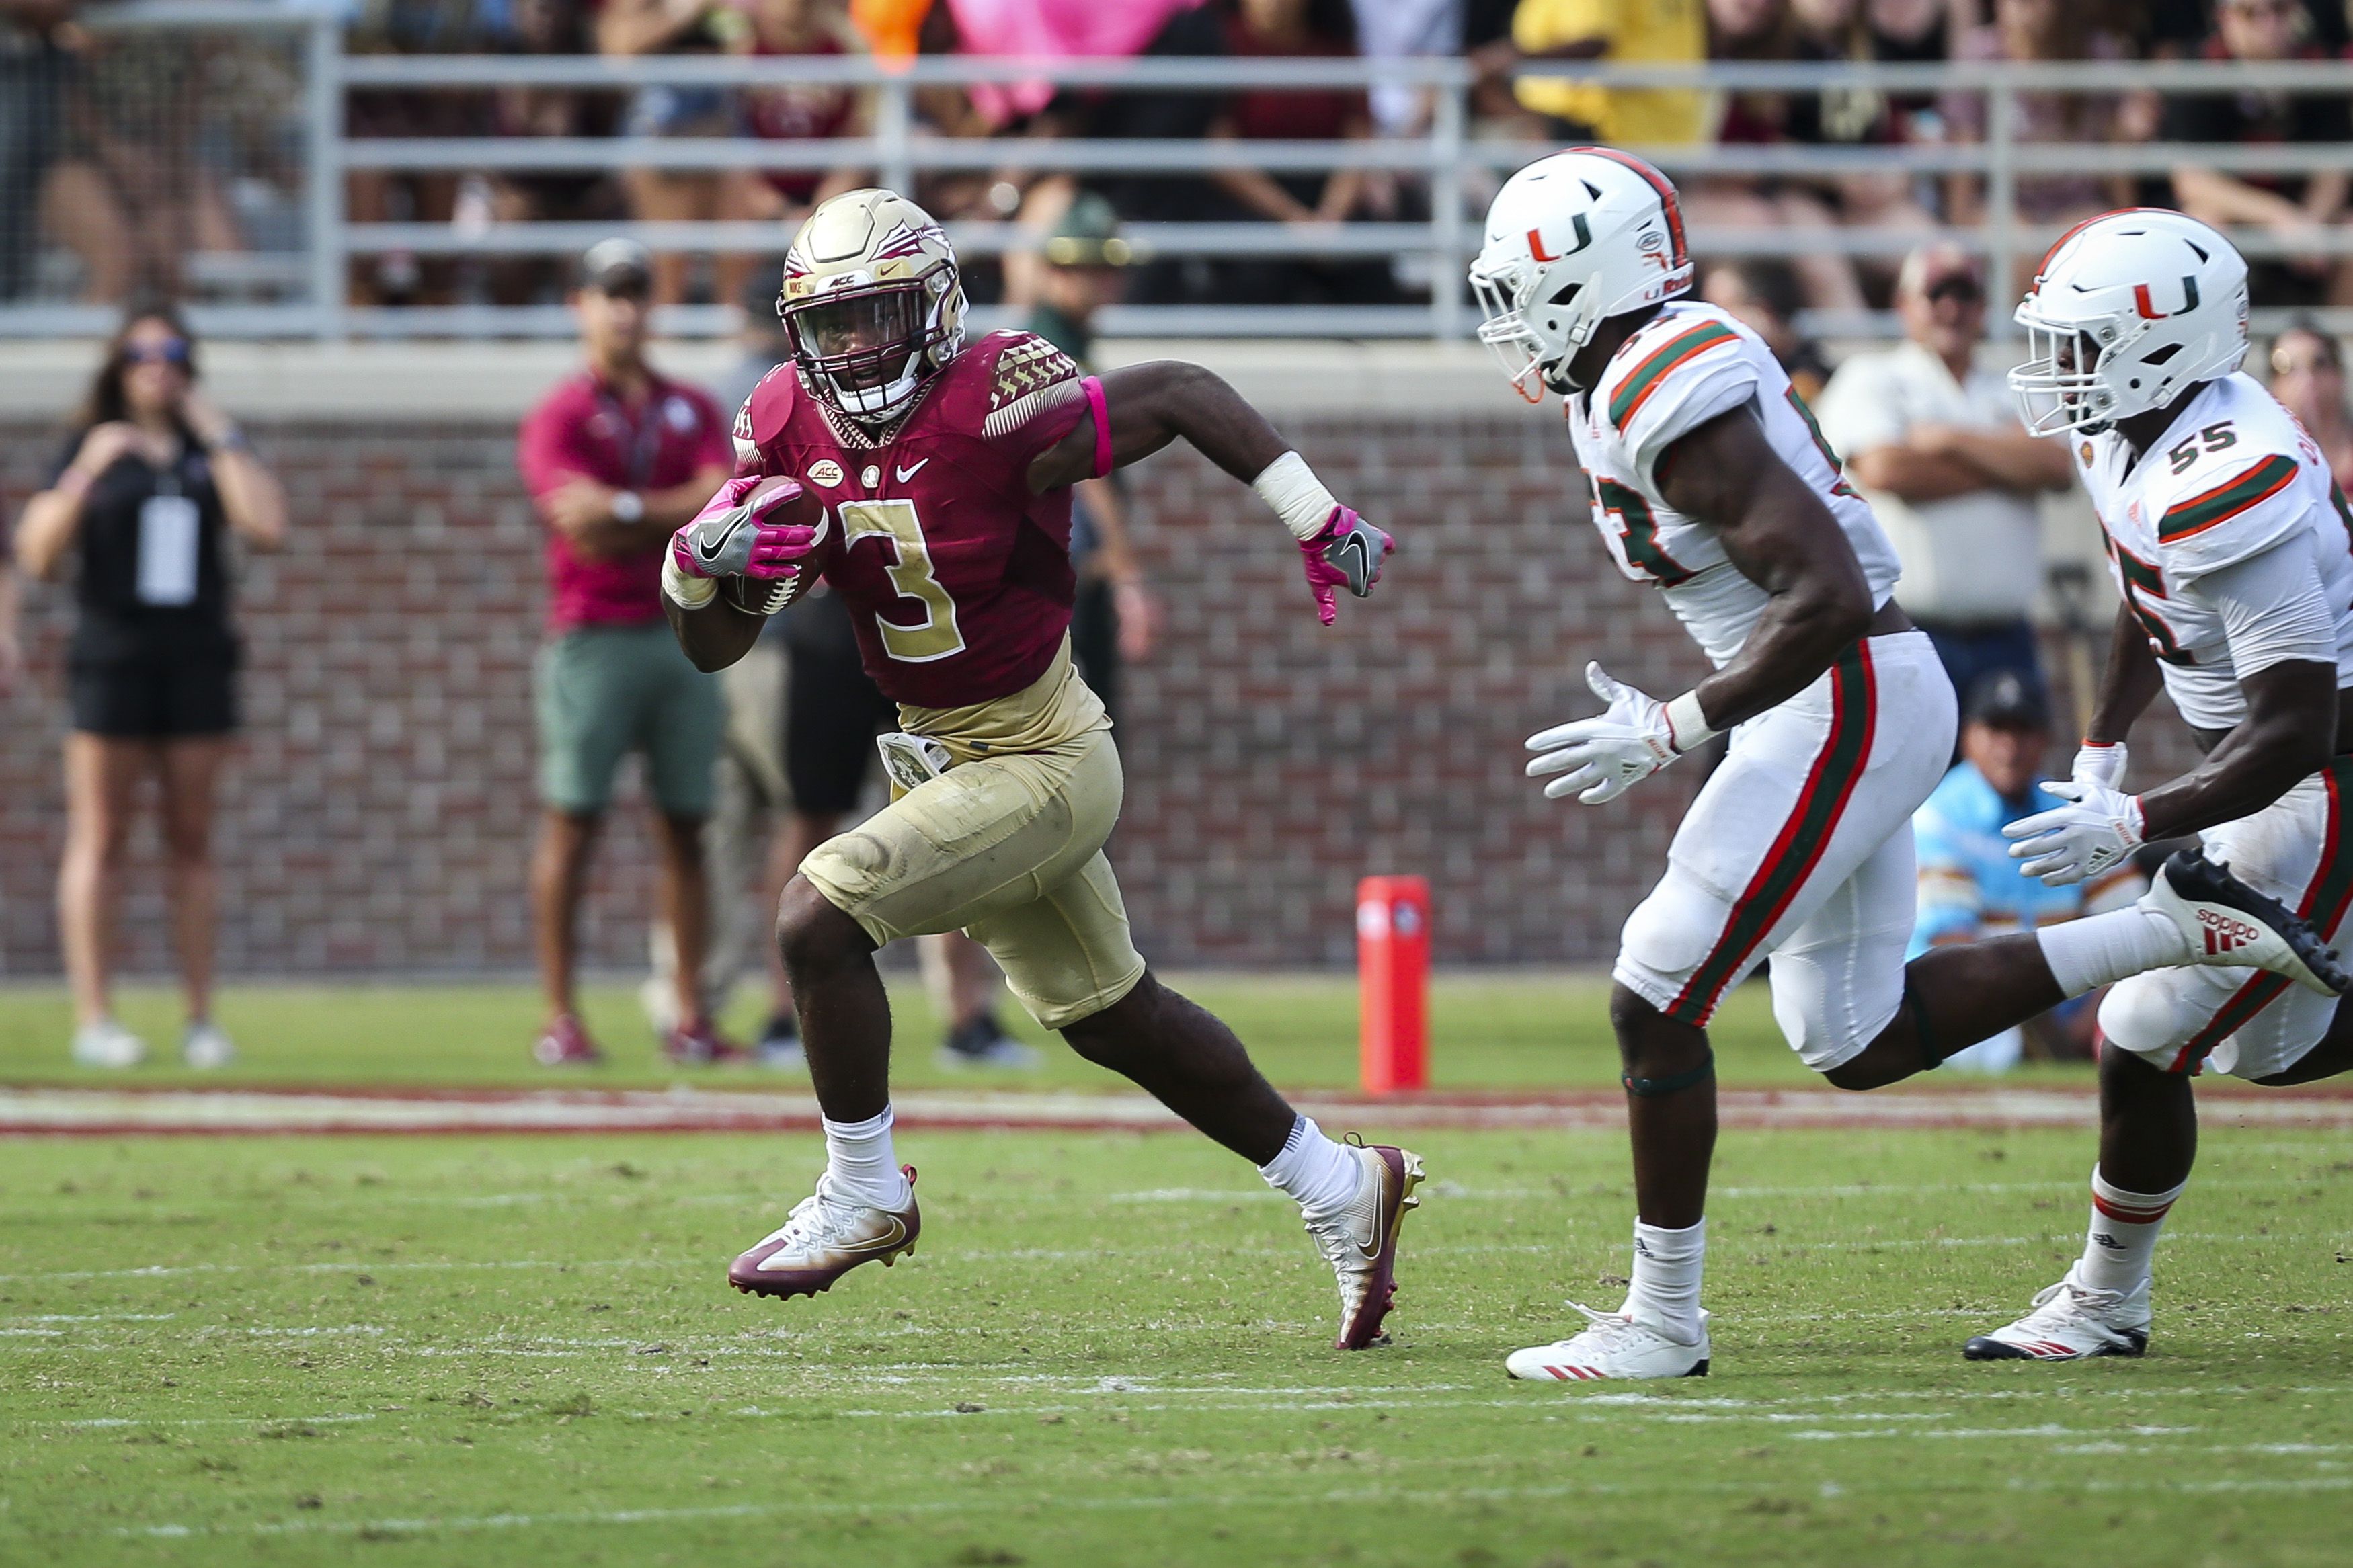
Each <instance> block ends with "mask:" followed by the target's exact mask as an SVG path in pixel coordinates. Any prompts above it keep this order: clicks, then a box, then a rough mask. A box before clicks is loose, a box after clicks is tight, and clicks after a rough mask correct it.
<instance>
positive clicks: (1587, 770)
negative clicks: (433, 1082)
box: [1528, 664, 1682, 805]
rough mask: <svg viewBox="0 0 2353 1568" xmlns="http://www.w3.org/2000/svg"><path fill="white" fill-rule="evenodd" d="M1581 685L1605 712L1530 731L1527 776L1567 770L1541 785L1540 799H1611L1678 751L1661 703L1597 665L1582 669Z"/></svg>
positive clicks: (1593, 801)
mask: <svg viewBox="0 0 2353 1568" xmlns="http://www.w3.org/2000/svg"><path fill="white" fill-rule="evenodd" d="M1585 683H1586V684H1587V685H1588V686H1590V687H1591V688H1593V695H1595V696H1596V697H1599V699H1601V700H1602V701H1604V702H1607V703H1608V704H1609V711H1608V712H1606V713H1603V714H1601V715H1599V717H1597V718H1592V719H1579V720H1577V721H1575V722H1574V723H1569V724H1556V725H1554V726H1553V727H1552V728H1551V729H1549V730H1540V731H1537V732H1536V733H1535V734H1533V735H1530V736H1529V737H1528V750H1529V751H1531V752H1541V753H1542V755H1540V756H1538V757H1537V758H1536V759H1535V761H1534V762H1532V763H1529V764H1528V777H1530V778H1532V779H1537V778H1542V777H1544V776H1545V775H1546V773H1564V774H1567V777H1565V778H1556V779H1555V780H1553V781H1552V783H1550V784H1546V785H1545V798H1546V800H1558V799H1559V798H1560V797H1561V796H1563V795H1577V799H1579V800H1581V801H1583V802H1584V803H1585V804H1586V805H1600V804H1601V803H1602V802H1604V801H1609V800H1616V799H1617V798H1618V797H1619V796H1620V795H1624V794H1625V793H1626V792H1627V791H1628V790H1630V789H1631V788H1633V787H1634V785H1636V784H1640V783H1641V781H1642V780H1644V779H1646V778H1649V777H1650V776H1651V774H1652V773H1657V772H1658V771H1659V770H1660V769H1661V768H1663V767H1665V766H1666V765H1667V764H1668V763H1672V762H1673V761H1674V760H1675V758H1676V757H1678V756H1679V755H1681V754H1682V753H1681V752H1677V751H1676V750H1675V742H1674V731H1673V730H1672V727H1670V726H1669V724H1668V723H1667V710H1666V708H1665V706H1664V705H1663V704H1662V703H1660V702H1658V701H1656V700H1653V699H1652V698H1651V697H1650V696H1648V695H1646V694H1645V693H1643V692H1640V691H1637V690H1635V689H1633V688H1632V687H1630V686H1625V685H1621V684H1620V683H1619V682H1618V681H1616V680H1613V679H1610V678H1609V671H1608V670H1605V669H1603V668H1601V667H1600V666H1599V664H1588V665H1587V666H1586V667H1585ZM1580 792H1581V793H1580Z"/></svg>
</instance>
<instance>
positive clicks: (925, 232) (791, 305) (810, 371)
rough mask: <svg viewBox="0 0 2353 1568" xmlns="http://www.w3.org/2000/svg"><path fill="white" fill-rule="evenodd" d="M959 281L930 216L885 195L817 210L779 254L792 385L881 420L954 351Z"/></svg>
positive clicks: (960, 333)
mask: <svg viewBox="0 0 2353 1568" xmlns="http://www.w3.org/2000/svg"><path fill="white" fill-rule="evenodd" d="M964 314H965V299H964V280H963V278H962V276H961V274H960V273H959V272H958V271H957V269H956V258H955V247H952V246H950V245H949V244H948V237H947V234H946V232H945V231H944V230H943V229H942V228H941V227H940V226H939V225H938V224H936V223H934V222H933V221H932V215H931V214H929V213H927V212H925V211H924V210H923V208H921V207H919V206H917V205H915V204H914V203H913V202H911V201H909V200H908V199H907V198H906V197H904V196H902V195H899V194H898V193H897V192H895V191H883V190H863V191H845V192H843V193H842V194H841V195H838V196H835V197H834V198H833V199H831V200H830V201H827V202H823V203H820V204H819V205H818V209H817V210H816V211H815V212H813V213H811V214H809V216H808V221H807V222H806V223H804V224H802V225H801V227H800V232H799V233H798V234H797V235H795V236H794V237H793V244H792V248H791V249H790V250H787V251H786V252H785V281H784V289H783V292H781V293H779V294H778V295H777V296H776V317H777V319H778V320H779V321H783V322H784V324H785V335H786V338H787V339H788V340H789V341H790V342H791V343H792V346H793V362H794V363H795V364H796V365H797V367H798V368H799V371H800V377H801V384H802V385H803V386H806V387H807V388H808V390H809V394H810V395H812V396H816V397H822V398H824V399H825V400H826V401H827V402H828V403H830V404H832V405H834V406H835V407H836V408H839V409H840V410H841V411H842V412H843V413H844V414H847V415H849V416H852V417H853V418H857V419H864V420H879V419H887V418H890V417H891V416H893V415H895V414H897V413H898V412H899V411H900V410H901V409H902V408H904V407H905V406H906V405H907V404H908V402H909V401H910V400H911V399H913V396H914V395H915V392H916V390H917V389H918V388H919V387H921V386H922V385H923V382H924V381H925V380H926V379H927V378H928V377H930V376H931V375H932V374H934V373H935V372H937V371H939V370H940V369H942V368H943V367H944V366H945V365H946V364H947V363H948V361H950V360H952V359H954V358H955V356H956V352H957V351H958V350H959V349H961V348H963V347H964Z"/></svg>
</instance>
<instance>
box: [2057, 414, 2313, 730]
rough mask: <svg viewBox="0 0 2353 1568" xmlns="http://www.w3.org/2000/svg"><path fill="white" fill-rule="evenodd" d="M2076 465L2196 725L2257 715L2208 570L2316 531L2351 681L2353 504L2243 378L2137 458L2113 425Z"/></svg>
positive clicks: (2119, 571) (2307, 444) (2085, 445)
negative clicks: (2203, 585) (2351, 506)
mask: <svg viewBox="0 0 2353 1568" xmlns="http://www.w3.org/2000/svg"><path fill="white" fill-rule="evenodd" d="M2074 457H2075V466H2076V468H2077V470H2078V471H2079V472H2081V473H2082V475H2083V476H2084V489H2085V490H2086V491H2087V492H2088V493H2089V494H2090V496H2091V498H2092V506H2093V509H2094V510H2095V511H2097V512H2098V514H2099V518H2100V528H2101V531H2102V532H2103V533H2104V534H2105V536H2106V538H2105V543H2106V545H2107V552H2108V568H2109V571H2110V573H2111V574H2113V575H2114V577H2115V579H2116V591H2117V592H2118V593H2119V594H2121V595H2124V599H2125V602H2126V605H2129V606H2131V609H2132V612H2133V615H2134V618H2136V619H2137V620H2138V621H2139V622H2140V625H2141V629H2142V630H2143V631H2145V632H2147V634H2148V644H2149V648H2150V650H2151V651H2152V652H2154V653H2155V654H2156V655H2157V657H2158V668H2159V669H2160V670H2161V671H2163V673H2164V676H2165V689H2166V694H2167V695H2168V696H2169V697H2171V698H2172V699H2173V705H2174V706H2175V707H2176V708H2178V709H2179V710H2180V711H2181V716H2182V718H2183V720H2184V721H2187V722H2189V724H2191V725H2193V726H2195V727H2196V728H2198V729H2200V730H2227V729H2230V728H2231V727H2232V725H2234V724H2236V723H2238V722H2239V721H2241V720H2242V719H2244V718H2245V717H2246V716H2247V703H2246V697H2245V694H2244V693H2243V692H2242V690H2241V689H2240V686H2239V677H2238V672H2237V670H2236V668H2234V667H2233V665H2232V659H2231V644H2230V638H2229V637H2228V636H2227V635H2226V634H2225V632H2224V630H2223V626H2222V616H2221V611H2220V609H2219V608H2218V607H2217V606H2216V605H2214V604H2213V603H2211V601H2210V600H2209V599H2208V597H2207V595H2204V594H2203V593H2201V592H2200V586H2199V584H2200V580H2201V579H2203V578H2204V577H2205V576H2206V575H2207V574H2209V573H2212V572H2217V571H2220V570H2221V569H2222V568H2223V567H2226V566H2233V565H2236V564H2238V563H2240V562H2242V561H2245V560H2248V559H2250V558H2252V557H2253V556H2256V555H2260V554H2262V553H2263V552H2264V551H2266V550H2270V549H2273V548H2274V547H2275V546H2277V545H2280V544H2282V543H2284V542H2287V541H2288V540H2289V539H2291V538H2293V537H2294V536H2295V534H2296V532H2298V531H2301V530H2306V529H2309V530H2311V531H2313V533H2314V540H2313V542H2314V545H2315V546H2316V548H2315V550H2314V552H2313V555H2314V558H2315V559H2316V560H2317V561H2318V562H2319V563H2320V570H2321V576H2322V582H2321V587H2322V589H2323V591H2324V592H2325V593H2326V594H2327V597H2328V603H2329V604H2330V605H2332V606H2334V607H2335V609H2336V612H2337V684H2338V685H2339V686H2353V512H2348V509H2347V506H2346V501H2345V498H2344V496H2343V494H2342V492H2340V491H2339V490H2338V489H2337V486H2336V483H2335V481H2333V480H2332V479H2330V478H2329V473H2328V465H2327V461H2326V460H2324V459H2323V458H2322V456H2321V453H2320V449H2319V447H2317V446H2316V445H2315V444H2314V442H2313V439H2312V437H2310V436H2308V435H2306V433H2305V430H2304V427H2303V426H2300V425H2298V424H2297V423H2296V420H2295V416H2294V415H2292V414H2290V413H2289V412H2288V411H2287V410H2286V409H2284V408H2283V407H2281V406H2280V405H2279V401H2278V399H2276V398H2274V397H2273V396H2272V395H2271V394H2270V393H2268V392H2266V391H2264V390H2263V387H2262V386H2261V385H2260V384H2258V383H2257V382H2255V380H2254V379H2253V377H2251V376H2248V375H2246V374H2232V375H2226V376H2223V377H2221V378H2220V379H2218V380H2215V381H2210V382H2208V383H2207V384H2206V385H2205V387H2204V389H2203V390H2201V391H2200V392H2199V394H2198V395H2196V396H2195V397H2193V398H2191V399H2190V400H2189V404H2188V405H2187V406H2185V407H2184V408H2183V409H2182V410H2181V412H2180V413H2179V415H2178V416H2175V418H2174V421H2173V423H2172V425H2171V426H2168V428H2167V430H2166V432H2165V434H2164V435H2162V436H2160V437H2158V438H2157V439H2156V440H2155V441H2153V442H2151V443H2150V444H2149V447H2148V450H2147V452H2144V453H2141V454H2139V456H2138V457H2137V458H2136V457H2135V454H2134V452H2133V449H2132V445H2131V443H2130V442H2128V441H2126V439H2125V438H2124V437H2122V436H2120V435H2118V434H2117V433H2116V431H2115V430H2113V429H2111V430H2107V431H2104V432H2102V433H2101V434H2099V435H2097V436H2083V437H2076V438H2075V446H2074Z"/></svg>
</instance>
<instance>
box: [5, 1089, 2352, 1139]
mask: <svg viewBox="0 0 2353 1568" xmlns="http://www.w3.org/2000/svg"><path fill="white" fill-rule="evenodd" d="M1299 1098H1300V1103H1301V1107H1302V1109H1303V1110H1307V1111H1308V1112H1309V1113H1311V1114H1314V1115H1318V1116H1319V1117H1321V1118H1322V1119H1323V1120H1324V1121H1333V1120H1334V1119H1335V1118H1337V1119H1338V1120H1339V1121H1353V1122H1359V1123H1364V1124H1368V1125H1371V1126H1374V1127H1377V1128H1381V1129H1384V1130H1394V1131H1408V1130H1421V1131H1436V1130H1450V1129H1455V1130H1463V1131H1480V1130H1490V1131H1509V1130H1519V1131H1557V1130H1561V1129H1567V1128H1593V1129H1607V1130H1609V1131H1617V1130H1618V1129H1620V1128H1622V1127H1623V1126H1624V1124H1625V1110H1624V1105H1623V1102H1622V1101H1621V1100H1620V1099H1619V1097H1617V1096H1615V1095H1612V1094H1608V1093H1599V1092H1596V1093H1573V1092H1572V1093H1563V1092H1530V1093H1527V1094H1525V1095H1510V1094H1493V1095H1475V1096H1451V1095H1440V1096H1435V1097H1430V1098H1415V1097H1407V1098H1401V1099H1397V1100H1380V1101H1371V1102H1368V1101H1366V1100H1362V1099H1360V1098H1355V1097H1335V1096H1331V1095H1329V1094H1323V1093H1315V1092H1310V1093H1307V1094H1304V1095H1302V1096H1300V1097H1299ZM2202 1108H2203V1110H2204V1113H2205V1116H2206V1118H2207V1120H2208V1121H2209V1122H2210V1123H2211V1124H2214V1125H2232V1124H2236V1125H2241V1126H2250V1127H2292V1126H2304V1127H2313V1128H2327V1129H2344V1128H2348V1127H2353V1097H2345V1096H2332V1095H2328V1094H2325V1093H2306V1094H2298V1093H2295V1092H2280V1093H2274V1094H2269V1095H2263V1096H2255V1095H2237V1094H2223V1095H2210V1096H2207V1097H2205V1099H2204V1101H2203V1107H2202ZM895 1110H896V1111H897V1113H898V1118H899V1125H900V1126H901V1127H902V1129H906V1130H908V1131H914V1130H919V1129H924V1128H934V1129H957V1128H962V1129H967V1130H974V1131H1015V1130H1020V1131H1055V1130H1060V1131H1067V1132H1103V1131H1118V1132H1141V1131H1176V1130H1178V1129H1180V1128H1181V1127H1182V1125H1183V1124H1182V1123H1181V1122H1180V1121H1177V1120H1176V1117H1175V1116H1174V1115H1172V1114H1171V1113H1170V1112H1169V1111H1168V1110H1166V1108H1165V1107H1163V1106H1161V1105H1160V1104H1158V1103H1157V1102H1156V1101H1154V1100H1150V1099H1149V1098H1147V1097H1145V1096H1142V1095H1136V1094H1129V1093H1113V1094H1082V1093H1075V1092H1059V1091H1039V1090H1029V1091H1007V1090H998V1091H990V1090H953V1089H915V1090H909V1091H907V1092H906V1093H904V1094H902V1095H901V1096H899V1097H898V1098H897V1102H896V1105H895ZM1718 1114H1719V1116H1720V1118H1721V1119H1722V1122H1723V1124H1724V1125H1725V1126H1726V1127H1730V1128H1763V1129H1807V1128H1810V1129H1814V1130H1818V1131H1839V1130H1846V1129H1854V1128H1878V1129H1900V1128H1936V1127H1965V1128H2005V1127H2089V1126H2091V1125H2093V1124H2094V1121H2096V1116H2097V1107H2096V1101H2095V1099H2094V1095H2093V1093H2092V1092H2091V1091H2090V1090H2089V1089H2014V1088H2006V1087H1983V1088H1976V1087H1972V1088H1950V1089H1928V1090H1920V1091H1914V1092H1899V1093H1894V1094H1885V1095H1874V1096H1868V1097H1863V1096H1856V1095H1847V1094H1841V1093H1839V1092H1838V1091H1836V1090H1831V1089H1783V1090H1767V1089H1727V1090H1725V1091H1724V1092H1723V1093H1722V1094H1721V1095H1720V1096H1719V1097H1718ZM1335 1124H1336V1123H1335ZM817 1127H818V1110H817V1102H816V1100H814V1099H813V1098H812V1097H810V1096H809V1095H807V1094H800V1093H782V1092H776V1091H772V1090H753V1089H745V1090H740V1091H712V1090H687V1091H683V1092H671V1091H666V1090H649V1089H622V1090H607V1091H596V1090H582V1089H512V1090H477V1091H448V1092H438V1093H436V1092H429V1091H422V1090H417V1091H391V1092H385V1093H343V1092H337V1091H334V1090H326V1089H321V1090H303V1091H286V1092H270V1091H267V1090H257V1089H232V1088H221V1089H154V1090H144V1091H141V1090H124V1089H85V1088H65V1087H19V1088H0V1133H19V1134H43V1133H46V1134H64V1135H73V1134H80V1135H87V1136H109V1137H119V1136H126V1135H134V1134H139V1133H257V1132H259V1133H284V1132H298V1133H299V1132H309V1133H448V1132H628V1131H648V1132H651V1131H734V1132H757V1131H799V1132H807V1131H815V1130H816V1129H817Z"/></svg>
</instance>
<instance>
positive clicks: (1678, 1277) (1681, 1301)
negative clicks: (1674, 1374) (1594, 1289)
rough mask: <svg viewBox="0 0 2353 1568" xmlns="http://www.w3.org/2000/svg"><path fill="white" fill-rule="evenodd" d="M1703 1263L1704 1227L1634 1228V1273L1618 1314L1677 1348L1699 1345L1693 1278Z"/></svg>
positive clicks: (1696, 1288)
mask: <svg viewBox="0 0 2353 1568" xmlns="http://www.w3.org/2000/svg"><path fill="white" fill-rule="evenodd" d="M1706 1260H1707V1221H1706V1220H1704V1219H1703V1220H1701V1221H1700V1222H1699V1223H1698V1224H1697V1225H1694V1226H1685V1227H1684V1228H1683V1229H1682V1230H1668V1229H1665V1228H1664V1227H1662V1226H1655V1225H1644V1224H1643V1223H1642V1222H1641V1220H1639V1219H1638V1220H1636V1221H1635V1222H1634V1268H1633V1270H1632V1278H1630V1279H1628V1280H1627V1282H1626V1304H1625V1305H1624V1306H1623V1307H1621V1308H1620V1309H1619V1310H1620V1311H1622V1312H1624V1313H1625V1314H1626V1315H1627V1316H1628V1317H1630V1318H1631V1319H1633V1320H1634V1321H1636V1322H1638V1323H1640V1324H1641V1325H1642V1326H1643V1327H1644V1328H1646V1329H1656V1330H1657V1331H1659V1332H1661V1333H1662V1334H1664V1335H1666V1337H1667V1338H1669V1339H1671V1340H1672V1341H1674V1342H1676V1343H1677V1344H1685V1345H1695V1344H1697V1343H1699V1277H1700V1268H1701V1266H1702V1265H1703V1264H1704V1263H1705V1262H1706Z"/></svg>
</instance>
